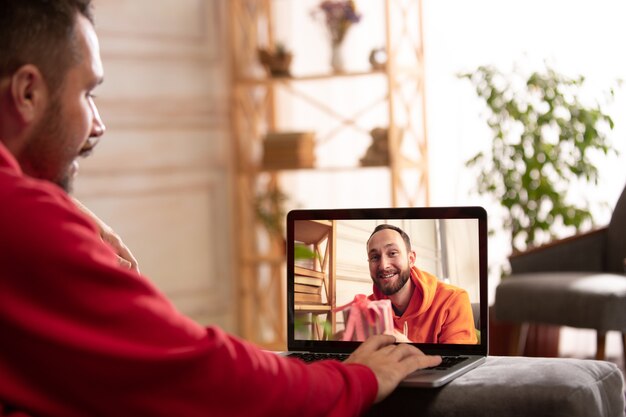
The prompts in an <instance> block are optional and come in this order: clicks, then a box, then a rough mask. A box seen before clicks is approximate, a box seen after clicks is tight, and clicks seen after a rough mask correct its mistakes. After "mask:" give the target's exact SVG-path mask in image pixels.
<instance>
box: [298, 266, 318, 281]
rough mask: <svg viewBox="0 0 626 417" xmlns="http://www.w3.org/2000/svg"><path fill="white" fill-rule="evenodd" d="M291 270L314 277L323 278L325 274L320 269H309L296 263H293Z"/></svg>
mask: <svg viewBox="0 0 626 417" xmlns="http://www.w3.org/2000/svg"><path fill="white" fill-rule="evenodd" d="M293 272H294V273H295V274H296V275H304V276H307V277H315V278H320V279H324V277H325V276H326V274H325V273H324V272H322V271H317V270H315V269H310V268H304V267H302V266H298V265H295V266H294V267H293Z"/></svg>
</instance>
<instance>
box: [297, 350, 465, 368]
mask: <svg viewBox="0 0 626 417" xmlns="http://www.w3.org/2000/svg"><path fill="white" fill-rule="evenodd" d="M287 356H288V357H290V358H297V359H300V360H302V361H304V362H315V361H321V360H326V359H334V360H338V361H344V360H346V359H347V358H348V356H350V354H348V353H310V352H294V353H290V354H289V355H287ZM467 359H469V358H468V357H467V356H442V358H441V363H440V364H439V365H437V366H433V367H431V368H428V369H437V370H445V369H448V368H451V367H453V366H454V365H457V364H459V363H461V362H463V361H465V360H467Z"/></svg>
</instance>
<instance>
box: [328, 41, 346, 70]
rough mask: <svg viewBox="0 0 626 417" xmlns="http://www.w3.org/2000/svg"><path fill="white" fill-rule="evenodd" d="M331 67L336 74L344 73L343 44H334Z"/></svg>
mask: <svg viewBox="0 0 626 417" xmlns="http://www.w3.org/2000/svg"><path fill="white" fill-rule="evenodd" d="M330 67H331V68H332V69H333V71H334V72H344V71H345V66H344V62H343V54H342V53H341V43H333V44H332V48H331V54H330Z"/></svg>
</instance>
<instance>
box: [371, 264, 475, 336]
mask: <svg viewBox="0 0 626 417" xmlns="http://www.w3.org/2000/svg"><path fill="white" fill-rule="evenodd" d="M411 281H412V282H413V284H414V290H413V294H412V295H411V300H410V301H409V305H408V307H407V309H406V310H405V311H404V313H403V314H402V315H401V316H398V315H396V314H395V312H394V314H393V322H394V327H395V328H396V330H398V331H399V332H400V333H403V334H405V335H406V336H407V337H408V338H409V340H411V341H412V342H415V343H463V344H476V343H478V338H477V337H476V331H475V329H474V316H473V314H472V306H471V304H470V300H469V296H468V295H467V291H465V290H463V289H461V288H458V287H455V286H453V285H449V284H446V283H444V282H441V281H439V280H438V279H437V277H435V276H434V275H431V274H429V273H428V272H424V271H420V270H419V269H417V268H416V267H412V268H411ZM369 298H370V299H371V300H381V299H385V298H389V297H388V296H386V295H384V294H383V293H382V292H381V291H380V289H378V287H377V286H376V285H374V294H372V295H370V296H369Z"/></svg>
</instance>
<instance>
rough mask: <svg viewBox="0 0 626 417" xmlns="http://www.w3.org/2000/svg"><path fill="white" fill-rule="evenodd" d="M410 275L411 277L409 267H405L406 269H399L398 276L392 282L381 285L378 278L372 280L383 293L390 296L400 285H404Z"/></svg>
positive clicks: (400, 287)
mask: <svg viewBox="0 0 626 417" xmlns="http://www.w3.org/2000/svg"><path fill="white" fill-rule="evenodd" d="M410 277H411V269H410V268H407V269H403V270H402V271H400V273H399V274H398V277H397V278H396V279H395V280H394V281H393V282H390V283H389V284H387V285H381V283H380V281H379V280H378V279H375V280H374V284H376V286H377V287H378V289H379V290H380V291H381V292H382V293H383V294H385V295H386V296H390V295H394V294H395V293H397V292H398V291H400V290H401V289H402V287H404V285H405V284H406V283H407V281H408V280H409V278H410Z"/></svg>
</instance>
